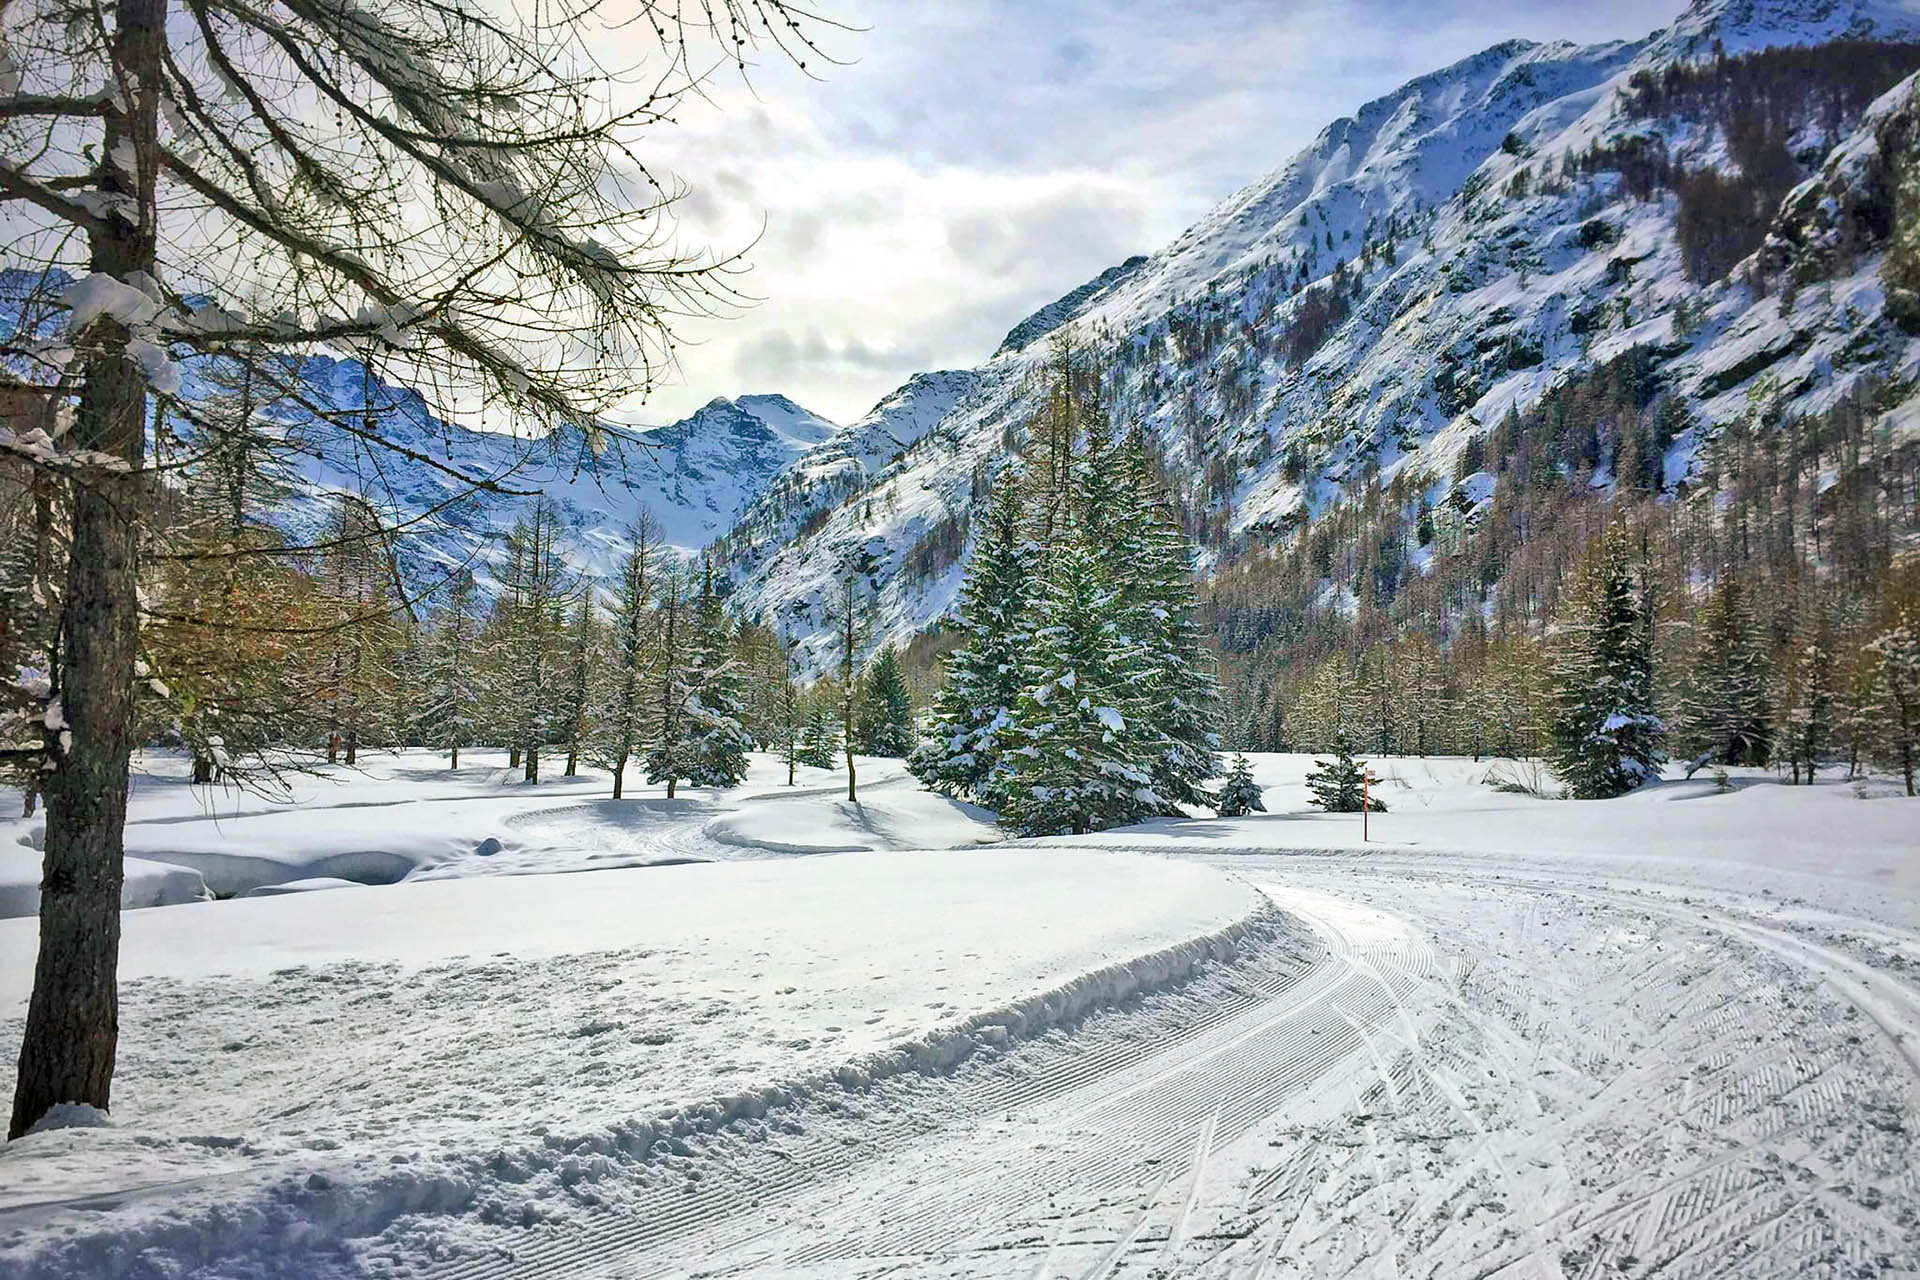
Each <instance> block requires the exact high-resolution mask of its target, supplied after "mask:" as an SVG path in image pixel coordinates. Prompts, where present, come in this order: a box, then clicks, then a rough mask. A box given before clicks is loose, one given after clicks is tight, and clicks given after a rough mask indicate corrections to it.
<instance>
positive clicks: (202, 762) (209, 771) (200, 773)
mask: <svg viewBox="0 0 1920 1280" xmlns="http://www.w3.org/2000/svg"><path fill="white" fill-rule="evenodd" d="M193 781H194V785H195V786H204V785H205V784H207V783H209V782H212V781H213V758H212V757H211V756H203V755H201V754H200V753H199V752H197V751H196V752H194V753H193Z"/></svg>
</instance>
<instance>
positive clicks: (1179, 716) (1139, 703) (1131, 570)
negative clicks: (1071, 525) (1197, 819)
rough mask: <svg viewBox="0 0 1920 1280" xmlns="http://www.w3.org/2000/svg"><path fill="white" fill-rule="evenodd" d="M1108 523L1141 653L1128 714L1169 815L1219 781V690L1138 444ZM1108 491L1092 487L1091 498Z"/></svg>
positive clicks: (1174, 540) (1127, 631) (1162, 500)
mask: <svg viewBox="0 0 1920 1280" xmlns="http://www.w3.org/2000/svg"><path fill="white" fill-rule="evenodd" d="M1092 462H1093V466H1092V467H1091V468H1090V469H1091V470H1094V471H1107V470H1111V471H1112V472H1113V473H1115V476H1116V483H1114V484H1113V485H1112V488H1113V489H1114V490H1115V495H1114V510H1115V513H1116V515H1115V518H1114V519H1113V520H1112V521H1111V523H1110V524H1109V526H1108V528H1107V529H1106V530H1105V531H1104V533H1105V555H1104V557H1103V558H1104V559H1105V561H1106V567H1107V572H1108V575H1109V577H1110V580H1111V581H1112V582H1114V583H1116V584H1117V585H1118V587H1119V591H1118V596H1117V599H1116V601H1115V604H1116V608H1117V611H1118V620H1119V623H1120V626H1121V629H1122V632H1123V634H1124V635H1125V636H1126V637H1127V638H1128V639H1129V640H1131V641H1132V642H1133V643H1134V644H1136V645H1137V646H1139V648H1140V650H1141V659H1142V676H1143V678H1142V679H1141V680H1140V682H1139V684H1138V686H1137V694H1136V697H1135V701H1134V704H1133V706H1132V708H1131V712H1132V714H1133V715H1134V716H1135V717H1136V718H1137V719H1138V720H1139V721H1140V722H1141V728H1142V731H1143V733H1144V735H1145V736H1146V738H1147V739H1148V743H1149V745H1148V747H1147V758H1148V761H1149V769H1150V770H1151V772H1152V775H1153V786H1154V790H1155V791H1156V792H1157V793H1158V794H1159V795H1160V797H1161V799H1162V801H1163V802H1164V804H1165V805H1166V807H1167V810H1168V811H1169V812H1178V806H1180V805H1195V806H1198V805H1205V804H1207V803H1208V796H1207V792H1206V790H1205V788H1204V785H1203V784H1204V783H1205V782H1206V781H1207V779H1209V778H1212V777H1216V776H1218V774H1219V773H1220V722H1221V714H1222V713H1221V705H1220V686H1219V682H1218V680H1217V679H1216V678H1215V675H1214V669H1213V663H1212V660H1211V655H1210V654H1209V653H1208V651H1207V646H1206V643H1205V641H1204V639H1203V638H1202V635H1201V631H1200V628H1199V626H1198V625H1197V624H1196V623H1195V622H1194V620H1193V566H1192V555H1191V552H1190V551H1189V550H1188V547H1187V543H1186V538H1185V536H1184V535H1183V534H1182V533H1181V532H1180V527H1179V524H1178V522H1177V521H1176V520H1175V519H1174V516H1173V512H1172V503H1171V502H1170V500H1169V499H1168V497H1167V492H1166V489H1165V486H1163V485H1162V484H1161V483H1160V481H1159V478H1158V477H1157V476H1155V475H1154V473H1153V468H1152V464H1151V460H1150V459H1149V457H1148V455H1147V449H1146V445H1145V443H1144V442H1143V441H1142V440H1141V439H1140V438H1139V437H1138V436H1137V435H1136V436H1135V437H1134V438H1133V439H1132V440H1130V441H1129V442H1128V443H1127V444H1126V445H1125V446H1124V447H1123V448H1121V449H1119V450H1117V451H1115V456H1114V457H1113V459H1112V462H1111V463H1110V464H1107V463H1106V460H1105V458H1104V456H1103V455H1101V454H1095V455H1093V458H1092ZM1106 487H1107V486H1106V485H1095V486H1092V488H1094V489H1096V490H1102V489H1105V488H1106Z"/></svg>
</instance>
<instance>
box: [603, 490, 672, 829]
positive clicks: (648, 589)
mask: <svg viewBox="0 0 1920 1280" xmlns="http://www.w3.org/2000/svg"><path fill="white" fill-rule="evenodd" d="M627 542H628V546H627V558H626V561H625V562H624V563H623V564H622V565H621V567H620V578H619V580H618V581H617V582H616V583H615V584H614V593H613V606H612V614H613V617H612V631H613V636H612V642H611V645H610V656H611V662H610V667H611V669H610V671H609V672H608V674H607V678H606V679H605V681H604V682H603V683H602V684H601V686H600V689H599V693H598V707H597V708H596V711H595V714H594V733H593V739H592V747H593V759H594V762H595V763H597V764H602V765H605V766H606V767H607V768H609V769H611V770H612V771H613V798H614V799H615V800H618V799H620V798H621V797H622V796H623V795H624V794H625V792H626V779H627V764H628V762H629V761H631V760H632V759H633V757H634V754H635V752H637V751H638V750H639V748H640V746H641V744H642V742H643V741H644V739H645V736H646V729H647V718H648V717H647V710H648V708H647V693H646V688H645V679H646V667H647V662H648V656H649V655H648V646H649V645H650V644H651V642H652V637H653V625H654V615H653V596H652V592H653V562H654V560H655V558H656V557H657V556H658V554H659V549H660V530H659V525H658V524H657V523H655V522H654V520H653V519H652V517H650V516H647V515H644V514H643V515H642V516H641V517H640V519H639V520H638V521H637V522H636V523H635V524H634V526H633V528H632V529H631V530H630V531H629V532H628V535H627Z"/></svg>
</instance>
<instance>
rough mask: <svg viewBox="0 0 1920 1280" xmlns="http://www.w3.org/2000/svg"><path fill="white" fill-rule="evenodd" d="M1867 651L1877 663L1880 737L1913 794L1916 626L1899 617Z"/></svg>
mask: <svg viewBox="0 0 1920 1280" xmlns="http://www.w3.org/2000/svg"><path fill="white" fill-rule="evenodd" d="M1867 649H1868V651H1869V652H1870V653H1872V654H1873V656H1874V657H1875V658H1876V659H1878V661H1879V677H1880V693H1881V698H1882V702H1881V709H1882V714H1883V719H1882V721H1881V734H1882V738H1883V740H1884V741H1885V743H1886V748H1887V754H1888V756H1889V757H1890V758H1891V759H1892V761H1893V763H1894V767H1895V768H1897V769H1899V770H1900V776H1901V777H1902V778H1903V779H1905V780H1906V784H1907V794H1908V795H1913V794H1914V782H1913V775H1914V765H1915V763H1916V757H1920V623H1916V620H1915V619H1914V618H1913V617H1912V616H1910V615H1908V614H1902V615H1901V616H1900V619H1899V621H1898V622H1896V623H1895V624H1894V625H1893V626H1892V627H1889V628H1888V629H1887V630H1885V631H1883V632H1881V633H1880V634H1879V635H1877V636H1875V637H1874V638H1873V641H1872V642H1871V643H1870V644H1868V646H1867Z"/></svg>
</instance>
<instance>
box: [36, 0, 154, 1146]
mask: <svg viewBox="0 0 1920 1280" xmlns="http://www.w3.org/2000/svg"><path fill="white" fill-rule="evenodd" d="M117 19H118V31H117V33H116V35H115V37H114V44H115V50H114V53H115V61H116V63H117V64H118V70H119V73H120V74H121V75H122V76H123V77H125V79H126V81H127V82H128V83H129V84H130V85H133V86H139V90H138V92H137V96H135V97H134V98H133V100H132V102H131V103H130V104H129V105H128V106H127V107H125V108H118V109H112V110H110V111H109V112H108V114H107V117H106V122H105V125H106V128H105V137H104V139H103V150H104V152H105V153H106V154H109V155H111V154H113V151H114V148H115V147H116V145H118V144H120V143H122V142H126V143H130V144H131V145H132V147H133V149H134V152H135V154H136V155H137V156H138V157H140V163H139V164H138V166H137V169H138V173H137V174H133V175H129V174H126V173H125V172H124V171H123V170H122V169H121V168H120V167H119V166H116V165H102V166H101V168H100V171H99V172H100V175H101V176H100V184H101V187H102V189H103V190H105V191H107V192H109V193H111V194H114V195H123V196H130V197H132V204H133V207H134V209H135V210H136V211H137V219H138V220H137V222H129V221H127V219H126V218H125V217H123V216H119V215H115V216H112V217H109V218H108V219H106V220H105V222H104V225H103V226H102V228H101V229H99V230H96V231H94V232H93V233H92V235H91V243H90V245H89V251H90V255H91V266H92V268H93V270H95V271H104V272H107V273H109V274H111V275H113V276H115V277H116V278H119V279H122V280H124V279H126V278H127V277H128V275H129V274H130V273H132V272H136V271H144V272H148V273H151V272H152V271H153V268H154V227H155V223H154V186H153V179H154V174H155V172H156V167H157V139H158V132H157V127H156V121H157V120H158V117H159V99H158V97H157V95H156V91H155V86H157V85H158V84H159V83H160V63H161V57H160V55H161V48H162V45H163V42H164V41H165V39H166V27H165V24H166V2H165V0H119V3H118V5H117ZM127 336H128V335H127V332H126V330H125V329H124V328H123V327H122V326H121V325H120V324H119V323H118V322H117V321H115V320H113V319H110V318H105V317H103V318H101V319H100V320H98V321H96V322H95V324H94V325H93V326H91V327H90V331H89V332H88V333H86V334H84V335H82V339H83V341H85V342H87V343H88V345H89V346H91V347H92V351H91V354H89V355H88V356H87V357H86V376H85V378H84V380H83V387H84V390H83V391H82V393H81V396H80V403H79V406H78V409H77V411H76V413H75V418H74V428H73V430H74V436H75V440H74V443H75V445H76V447H78V448H80V449H92V450H97V451H99V452H101V453H106V454H111V455H113V456H114V457H115V458H119V459H122V460H124V461H125V462H126V464H127V470H126V471H124V472H122V471H118V470H114V469H111V468H106V467H103V468H101V469H99V470H98V471H96V472H92V473H90V474H88V475H87V476H85V477H83V478H81V479H78V480H76V482H75V484H74V495H73V543H72V548H71V551H70V554H69V559H68V566H67V595H66V600H65V604H64V610H63V615H62V618H61V630H62V632H63V635H64V641H65V643H64V646H63V647H64V651H65V652H64V657H65V662H64V663H63V666H62V670H61V672H60V689H59V693H60V707H61V711H62V714H63V715H64V717H65V721H66V725H67V730H66V733H67V735H68V736H67V738H66V739H65V740H64V742H56V743H55V744H54V755H53V759H54V762H55V765H56V767H55V768H54V769H53V770H51V771H50V772H49V773H48V775H47V778H46V781H45V784H44V788H43V794H44V795H45V797H46V802H47V843H46V851H45V858H44V861H43V864H42V872H41V882H40V944H39V954H38V957H37V959H36V961H35V968H34V975H33V996H32V999H31V1001H30V1002H29V1003H28V1006H27V1025H26V1032H25V1034H24V1036H23V1037H22V1039H21V1044H20V1068H19V1080H18V1083H17V1084H16V1085H15V1086H14V1094H13V1117H12V1120H11V1123H10V1124H9V1126H8V1129H7V1136H8V1137H9V1138H10V1139H11V1138H17V1137H19V1136H20V1135H21V1134H23V1133H25V1132H26V1131H27V1130H28V1129H30V1128H32V1127H33V1125H34V1123H35V1122H36V1121H38V1120H39V1119H40V1117H41V1116H43V1115H45V1114H46V1112H47V1110H48V1109H49V1108H50V1107H53V1106H56V1105H58V1104H60V1103H62V1102H79V1103H86V1104H87V1105H89V1106H95V1107H99V1108H100V1109H101V1110H106V1109H107V1107H108V1106H109V1105H110V1104H111V1102H112V1096H113V1058H114V1050H115V1047H116V1045H117V1043H118V1041H119V1036H120V1002H119V991H118V988H117V986H116V983H115V977H114V974H115V969H116V967H117V965H118V963H119V958H120V887H121V882H122V880H123V878H124V876H125V868H124V865H123V856H124V854H123V848H122V837H123V835H124V833H125V828H126V816H127V761H128V757H129V755H130V753H131V751H132V747H133V664H134V651H135V646H136V643H137V640H138V636H139V603H138V596H137V588H138V585H139V570H138V564H137V561H138V554H139V520H140V514H141V506H142V504H143V501H144V498H145V493H144V488H145V486H144V482H143V477H142V475H141V471H140V468H141V465H142V463H143V462H144V460H145V451H146V433H145V425H146V412H147V383H146V378H145V375H144V374H143V373H142V371H141V369H140V366H139V365H138V364H137V363H135V362H134V361H133V360H132V359H130V358H129V357H128V355H127V351H126V340H127Z"/></svg>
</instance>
